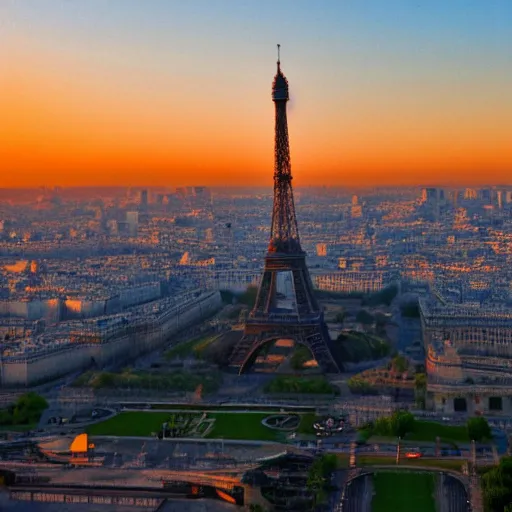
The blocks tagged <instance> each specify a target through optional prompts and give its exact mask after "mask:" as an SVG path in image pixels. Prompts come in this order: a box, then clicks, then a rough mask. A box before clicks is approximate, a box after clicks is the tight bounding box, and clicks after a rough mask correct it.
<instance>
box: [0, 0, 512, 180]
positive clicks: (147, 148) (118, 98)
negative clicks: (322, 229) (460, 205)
mask: <svg viewBox="0 0 512 512" xmlns="http://www.w3.org/2000/svg"><path fill="white" fill-rule="evenodd" d="M0 9H1V10H2V15H3V18H4V19H5V20H6V22H5V23H4V24H3V26H2V31H1V32H0V41H2V42H3V44H2V45H1V47H2V48H3V49H2V50H0V58H2V59H5V62H6V63H7V66H8V69H9V70H10V73H9V75H8V76H5V77H2V89H3V94H2V95H1V96H0V107H1V109H2V111H3V112H4V113H6V118H5V119H6V120H7V121H6V122H4V123H2V127H0V136H1V137H2V140H4V141H6V144H3V145H2V147H1V148H0V162H1V163H0V172H1V175H2V178H1V180H0V186H2V187H10V186H16V187H24V186H40V185H47V186H54V185H58V186H77V185H79V186H87V185H99V186H106V185H111V186H116V185H129V186H165V185H167V186H183V185H200V184H204V185H207V186H222V185H228V184H229V185H233V186H240V185H246V186H250V185H261V186H270V185H271V181H272V172H271V169H272V159H273V153H272V151H271V150H269V148H270V147H271V145H272V143H273V135H272V132H273V123H272V122H269V116H270V115H271V113H272V110H271V109H272V105H271V102H270V85H271V77H272V75H273V73H274V70H275V60H276V57H277V56H276V51H275V43H281V44H282V55H281V60H282V65H283V70H284V71H285V73H286V74H287V76H288V78H289V80H290V84H291V87H290V95H291V101H290V109H289V110H290V112H289V117H290V120H291V127H290V138H291V148H292V152H293V160H292V165H293V170H294V175H295V178H296V182H295V184H296V185H297V186H299V187H300V186H321V185H327V186H340V185H347V186H360V185H368V186H377V185H384V186H385V185H391V184H401V185H420V184H425V185H430V184H434V183H435V184H439V185H460V184H467V185H468V186H472V185H481V184H484V183H496V182H508V181H509V175H510V169H511V167H512V148H511V147H510V144H509V141H508V134H509V133H510V130H511V129H512V100H511V99H510V94H507V92H508V90H509V89H510V87H509V86H510V84H511V83H512V66H511V62H510V57H509V55H507V53H506V51H505V49H506V48H507V47H510V43H511V42H512V35H511V34H510V31H508V30H507V20H510V19H512V6H511V5H510V4H508V3H507V2H504V1H493V2H486V3H485V4H483V3H477V2H453V3H451V4H450V5H449V6H447V5H444V3H442V2H430V3H429V4H428V6H422V5H412V4H410V3H408V2H400V1H394V2H387V3H386V7H384V6H383V5H382V4H381V3H379V2H372V1H368V2H361V3H360V2H357V3H355V2H344V3H342V4H341V5H338V3H336V2H330V1H324V2H321V3H320V4H319V5H317V6H316V7H315V8H313V7H311V5H310V4H309V3H307V2H282V3H281V4H279V5H278V6H276V5H275V4H273V3H270V2H261V3H260V2H259V3H258V4H257V5H256V4H254V5H252V4H238V3H237V4H236V5H232V4H229V3H228V2H221V1H219V2H215V3H208V2H194V3H189V4H187V5H183V4H178V3H171V2H169V3H167V2H160V1H153V2H149V3H147V2H145V3H144V4H142V3H138V2H123V4H122V8H121V3H120V2H109V4H108V6H107V5H106V4H104V3H101V2H96V1H91V2H88V3H87V4H86V3H76V2H57V1H55V2H48V3H45V5H42V4H41V3H37V2H30V1H29V2H24V3H22V4H21V3H15V2H6V3H4V4H2V6H0ZM198 34H200V36H199V37H198Z"/></svg>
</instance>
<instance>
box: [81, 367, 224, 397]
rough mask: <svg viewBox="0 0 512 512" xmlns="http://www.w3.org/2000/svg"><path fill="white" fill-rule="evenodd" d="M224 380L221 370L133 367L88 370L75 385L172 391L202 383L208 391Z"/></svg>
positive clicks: (214, 388)
mask: <svg viewBox="0 0 512 512" xmlns="http://www.w3.org/2000/svg"><path fill="white" fill-rule="evenodd" d="M221 382H222V376H221V374H220V372H216V371H210V372H208V373H205V374H198V373H193V372H186V371H174V372H170V373H167V372H166V373H152V372H146V371H134V370H133V369H131V368H128V369H126V370H124V371H123V372H121V373H113V372H87V373H86V374H83V375H81V376H80V377H79V379H77V380H76V381H75V383H74V385H75V386H88V387H92V388H94V389H104V388H124V389H127V388H128V389H149V390H168V391H170V392H172V391H194V390H195V389H196V388H197V386H199V385H200V384H202V385H203V389H204V391H205V392H206V393H209V392H213V391H216V390H217V389H218V388H219V386H220V384H221Z"/></svg>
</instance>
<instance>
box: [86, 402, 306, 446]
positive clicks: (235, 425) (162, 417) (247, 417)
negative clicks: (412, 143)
mask: <svg viewBox="0 0 512 512" xmlns="http://www.w3.org/2000/svg"><path fill="white" fill-rule="evenodd" d="M197 412H198V414H199V413H201V412H202V411H201V409H198V410H197ZM169 416H170V413H169V412H145V411H134V412H122V413H120V414H118V415H117V416H114V417H113V418H109V419H107V420H105V421H102V422H100V423H96V424H94V425H90V426H89V427H87V429H86V430H87V433H88V434H89V435H93V436H94V435H96V436H101V435H103V436H150V435H151V432H158V430H160V428H161V427H162V423H164V422H165V421H167V420H168V419H169ZM267 416H269V413H268V412H241V413H235V412H211V413H208V418H215V424H214V426H213V429H212V430H211V432H210V433H209V434H208V436H207V437H208V438H210V439H218V438H224V439H247V440H255V441H284V440H285V436H286V433H284V432H280V431H278V430H273V429H270V428H268V427H266V426H264V425H263V424H262V423H261V421H262V420H263V419H264V418H266V417H267ZM314 419H315V415H314V414H303V415H301V422H300V424H299V428H298V432H300V433H310V432H312V425H313V421H314Z"/></svg>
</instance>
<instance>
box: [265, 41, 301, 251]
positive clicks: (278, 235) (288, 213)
mask: <svg viewBox="0 0 512 512" xmlns="http://www.w3.org/2000/svg"><path fill="white" fill-rule="evenodd" d="M277 52H278V56H277V73H276V75H275V77H274V81H273V83H272V100H273V102H274V104H275V145H274V208H273V211H272V226H271V233H270V244H269V247H268V251H269V252H270V253H276V252H277V253H284V254H298V253H302V249H301V246H300V240H299V229H298V227H297V219H296V216H295V204H294V200H293V190H292V169H291V163H290V145H289V141H288V121H287V118H286V102H287V101H288V99H289V94H288V80H287V79H286V77H285V76H284V74H283V72H282V71H281V56H280V45H277Z"/></svg>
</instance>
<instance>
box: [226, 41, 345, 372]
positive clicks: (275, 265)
mask: <svg viewBox="0 0 512 512" xmlns="http://www.w3.org/2000/svg"><path fill="white" fill-rule="evenodd" d="M277 51H278V59H277V74H276V76H275V77H274V82H273V84H272V100H273V102H274V104H275V146H274V156H275V159H274V208H273V211H272V225H271V234H270V243H269V246H268V251H267V255H266V257H265V268H264V271H263V276H262V278H261V281H260V285H259V289H258V294H257V297H256V303H255V305H254V308H253V310H252V311H251V313H250V314H249V317H248V319H247V321H246V324H245V329H244V334H243V337H242V339H241V340H240V341H239V342H238V343H237V344H236V345H235V347H234V349H233V352H232V354H231V358H230V366H231V367H232V368H234V369H236V370H237V371H238V372H239V373H243V372H244V371H245V370H246V368H247V367H248V366H249V365H250V364H251V362H252V361H253V360H254V358H255V356H256V354H257V352H259V349H260V348H261V347H263V345H265V344H267V343H270V342H272V341H276V340H278V339H291V340H294V341H295V343H296V344H301V345H305V346H306V347H307V348H308V349H309V350H310V351H311V353H312V355H313V357H314V358H315V359H316V361H317V363H318V365H319V366H320V368H321V369H322V371H323V372H325V373H338V372H339V368H338V365H337V364H336V362H335V361H334V359H333V357H332V355H331V352H330V350H329V344H330V338H329V332H328V330H327V326H326V324H325V322H324V317H323V313H322V311H321V310H320V308H319V307H318V303H317V300H316V298H315V295H314V293H313V285H312V282H311V277H310V275H309V271H308V268H307V266H306V253H305V252H304V251H303V250H302V247H301V245H300V239H299V230H298V227H297V218H296V216H295V205H294V201H293V190H292V172H291V164H290V147H289V142H288V122H287V119H286V102H287V101H288V99H289V96H288V80H287V79H286V78H285V76H284V75H283V72H282V71H281V62H280V58H279V57H280V56H279V45H277ZM283 276H286V277H288V282H287V283H286V282H285V283H284V284H285V286H286V284H287V285H288V287H287V288H288V290H287V291H288V292H289V294H288V297H287V301H286V307H282V306H283V300H282V297H283V294H282V293H281V292H282V290H283V279H281V278H282V277H283ZM286 277H285V279H286ZM280 290H281V291H280ZM290 296H291V298H290Z"/></svg>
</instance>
